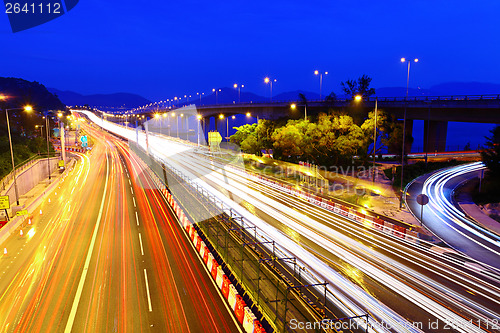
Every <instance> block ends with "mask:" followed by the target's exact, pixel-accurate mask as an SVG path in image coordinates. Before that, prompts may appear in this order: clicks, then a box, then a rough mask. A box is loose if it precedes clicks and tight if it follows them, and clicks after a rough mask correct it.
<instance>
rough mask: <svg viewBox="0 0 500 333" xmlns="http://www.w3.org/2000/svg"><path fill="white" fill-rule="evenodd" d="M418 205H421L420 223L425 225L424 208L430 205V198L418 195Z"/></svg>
mask: <svg viewBox="0 0 500 333" xmlns="http://www.w3.org/2000/svg"><path fill="white" fill-rule="evenodd" d="M417 203H418V204H419V205H420V223H421V224H424V206H425V205H427V204H428V203H429V197H428V196H426V195H425V194H419V195H417Z"/></svg>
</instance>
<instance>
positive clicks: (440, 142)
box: [112, 94, 500, 152]
mask: <svg viewBox="0 0 500 333" xmlns="http://www.w3.org/2000/svg"><path fill="white" fill-rule="evenodd" d="M375 100H377V101H378V108H379V109H380V110H384V111H385V112H387V113H388V114H390V115H393V116H394V118H396V119H398V121H402V119H403V114H404V110H405V107H406V117H407V123H406V128H407V133H410V134H411V133H412V131H413V120H424V122H425V125H424V136H423V137H424V149H425V150H426V151H438V152H440V151H445V149H446V135H447V131H448V122H449V121H455V122H470V123H491V124H500V94H498V95H455V96H417V97H408V99H406V98H405V97H369V98H367V99H365V100H363V101H362V102H359V103H358V102H354V101H353V100H352V99H336V100H321V101H307V114H308V115H311V114H317V113H319V112H326V111H328V110H329V109H336V110H345V111H346V112H347V113H349V112H350V111H353V110H357V111H359V110H364V111H370V110H373V109H374V108H375ZM293 103H295V104H296V105H297V108H296V109H295V110H292V109H291V104H293ZM194 104H195V105H196V108H197V112H198V114H200V115H201V117H203V118H204V119H205V121H206V123H209V122H210V118H214V120H215V123H216V124H217V121H218V119H219V115H220V114H224V115H225V116H231V115H236V114H250V115H251V116H252V117H256V118H258V119H272V120H276V119H279V118H283V117H294V118H297V116H298V114H302V115H303V113H304V106H305V105H304V102H302V101H272V102H242V103H232V104H210V105H204V104H201V105H200V104H198V103H194ZM182 106H183V105H176V106H175V107H174V108H169V109H158V107H157V106H155V105H151V106H148V107H144V108H141V109H140V112H134V113H140V114H151V113H153V112H165V111H172V110H175V109H177V108H180V107H182ZM116 112H120V113H123V112H124V111H123V110H122V111H114V112H112V113H116ZM207 121H208V122H207ZM485 134H486V133H485ZM408 151H410V150H408Z"/></svg>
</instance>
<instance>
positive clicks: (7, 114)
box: [0, 95, 33, 206]
mask: <svg viewBox="0 0 500 333" xmlns="http://www.w3.org/2000/svg"><path fill="white" fill-rule="evenodd" d="M0 99H1V100H5V99H6V97H5V96H4V95H1V97H0ZM12 110H24V111H26V112H31V111H33V108H32V107H31V106H30V105H26V106H25V107H23V108H13V109H5V117H6V118H7V132H8V133H9V145H10V157H11V160H12V174H13V176H14V190H15V192H16V202H17V205H18V206H19V191H18V189H17V179H16V168H15V164H14V150H13V149H12V137H11V135H10V122H9V111H12Z"/></svg>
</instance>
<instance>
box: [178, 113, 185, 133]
mask: <svg viewBox="0 0 500 333" xmlns="http://www.w3.org/2000/svg"><path fill="white" fill-rule="evenodd" d="M182 119H184V113H181V130H182V129H183V128H184V124H183V123H182ZM179 139H180V137H179Z"/></svg>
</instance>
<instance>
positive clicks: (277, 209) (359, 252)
mask: <svg viewBox="0 0 500 333" xmlns="http://www.w3.org/2000/svg"><path fill="white" fill-rule="evenodd" d="M96 122H101V121H100V120H96ZM102 124H103V125H105V126H106V127H107V128H108V130H112V131H117V132H120V135H122V136H125V137H129V139H131V140H132V141H134V140H135V137H136V134H135V132H134V131H131V130H128V131H127V130H124V129H123V128H121V127H119V126H116V125H112V124H109V123H102ZM139 143H140V144H142V145H144V146H145V145H146V140H145V138H144V135H143V134H142V133H140V135H139ZM148 144H149V149H150V151H151V153H152V154H153V155H155V156H157V157H159V158H161V159H164V160H168V162H169V163H171V164H173V165H175V166H176V168H178V169H179V170H182V171H183V172H184V173H185V174H186V175H188V176H190V177H191V178H192V179H194V180H193V181H195V182H196V183H197V184H199V185H200V186H202V187H204V188H205V189H207V190H208V191H209V192H211V193H212V194H213V195H215V196H217V197H218V198H219V199H221V200H224V201H225V203H227V204H228V206H230V207H233V208H234V210H235V211H237V212H238V213H240V214H241V215H242V216H244V217H245V218H246V219H247V220H248V221H251V222H253V223H254V225H256V226H258V227H259V229H260V230H262V231H263V232H265V233H266V235H268V236H270V238H272V239H275V240H276V241H277V242H278V243H279V244H280V245H281V246H282V247H284V248H286V250H287V251H288V252H289V253H290V254H291V255H293V256H295V257H297V258H299V260H301V261H302V262H303V263H307V266H308V267H309V268H310V269H311V270H312V271H313V272H314V273H315V274H317V275H318V276H319V277H320V279H325V280H326V281H329V282H330V283H331V284H330V285H329V288H331V290H332V292H334V293H335V294H336V295H338V296H339V298H341V299H342V300H343V301H344V302H345V304H349V307H350V309H349V311H352V313H353V314H358V315H359V314H362V313H364V312H365V311H368V312H369V313H370V315H371V316H372V317H373V318H375V319H376V320H377V321H378V323H379V324H380V326H379V327H376V328H375V331H401V332H422V331H424V332H449V331H458V332H488V331H496V330H497V328H498V327H497V328H495V329H492V328H491V325H490V326H489V327H486V326H485V325H484V323H485V322H491V321H492V320H496V319H498V318H499V315H498V313H497V309H498V306H499V301H498V300H499V299H500V286H499V283H498V282H499V281H498V280H497V279H495V278H491V277H489V276H484V275H481V274H478V272H477V271H475V270H473V269H470V267H465V266H464V265H463V261H461V260H460V257H459V258H458V259H457V258H454V257H448V256H443V255H442V253H440V252H439V251H436V249H435V248H434V247H432V245H430V244H421V245H416V244H408V243H405V242H403V241H401V240H398V239H396V238H393V237H390V236H388V235H385V234H383V233H379V232H376V231H374V230H370V229H367V228H366V227H364V226H363V225H360V224H357V223H355V222H352V221H350V220H347V219H345V218H342V217H340V216H337V215H334V214H331V213H330V212H327V211H326V210H323V209H321V208H318V207H314V206H312V205H311V204H309V203H306V202H304V201H303V200H300V199H296V198H294V197H291V196H289V195H287V194H285V193H283V192H281V191H277V190H273V189H271V188H270V187H267V186H262V185H261V184H258V183H257V182H254V181H252V180H250V179H249V178H248V177H247V176H246V175H245V174H243V173H241V172H239V171H238V170H237V169H234V168H229V167H227V166H224V165H218V164H217V163H218V162H215V161H211V160H210V159H208V158H207V157H206V156H203V155H202V154H200V153H196V152H195V149H194V148H193V146H189V145H183V144H181V143H179V142H178V141H173V140H168V139H167V138H165V137H160V136H156V135H150V136H149V142H148ZM243 207H244V209H242V208H243ZM435 320H439V322H440V325H439V327H437V328H431V327H430V325H429V322H433V321H435ZM409 323H422V324H423V326H422V327H413V326H411V327H409V326H408V324H409ZM446 323H448V324H450V323H451V324H454V327H453V329H446V327H445V324H446ZM383 325H386V326H390V328H388V329H387V328H384V327H381V326H383ZM452 326H453V325H452Z"/></svg>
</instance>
